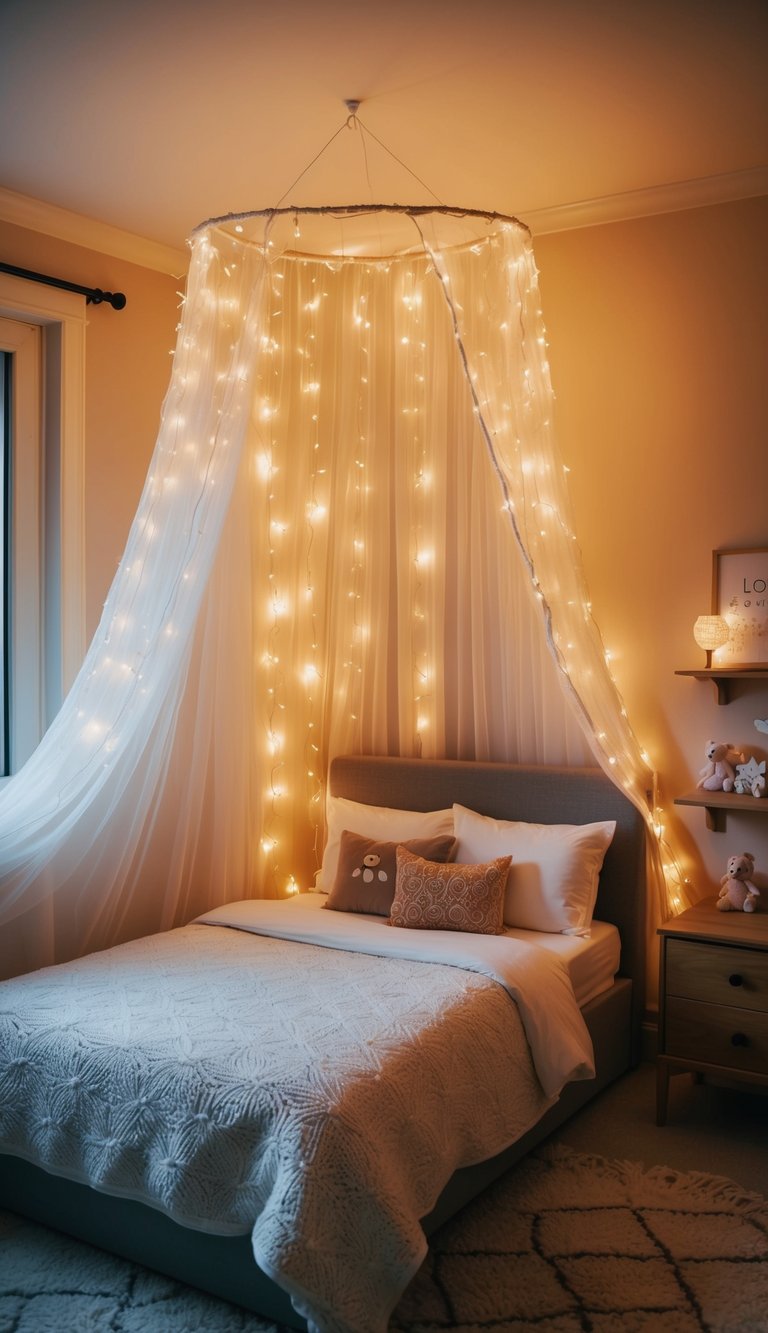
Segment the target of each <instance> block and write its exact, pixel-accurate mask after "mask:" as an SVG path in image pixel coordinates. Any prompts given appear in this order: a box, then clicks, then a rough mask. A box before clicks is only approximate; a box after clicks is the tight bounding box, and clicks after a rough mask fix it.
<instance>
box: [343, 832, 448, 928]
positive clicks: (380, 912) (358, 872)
mask: <svg viewBox="0 0 768 1333" xmlns="http://www.w3.org/2000/svg"><path fill="white" fill-rule="evenodd" d="M400 845H402V846H404V847H407V848H408V849H409V850H410V851H412V852H416V853H417V854H418V855H419V856H426V857H428V858H429V860H430V861H450V860H451V859H452V858H453V857H454V856H455V855H456V839H455V838H454V837H453V835H452V834H445V835H443V836H442V837H439V838H410V839H409V840H408V841H407V842H405V843H402V844H399V843H397V842H379V841H377V840H376V839H374V838H364V837H362V836H361V835H360V834H359V833H351V832H350V831H349V829H344V830H343V832H342V834H341V839H340V841H339V861H338V866H337V868H336V878H335V880H334V882H333V888H332V889H331V892H330V893H329V895H328V901H327V902H326V904H325V906H326V907H330V908H331V909H332V910H333V911H334V912H370V913H373V914H374V915H375V916H389V909H390V908H391V906H392V899H393V898H394V896H395V879H396V876H397V858H396V852H397V848H398V846H400Z"/></svg>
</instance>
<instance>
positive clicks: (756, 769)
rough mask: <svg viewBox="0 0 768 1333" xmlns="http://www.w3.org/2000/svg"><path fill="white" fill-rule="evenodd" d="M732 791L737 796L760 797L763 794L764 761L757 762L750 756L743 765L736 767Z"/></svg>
mask: <svg viewBox="0 0 768 1333" xmlns="http://www.w3.org/2000/svg"><path fill="white" fill-rule="evenodd" d="M733 790H734V791H735V792H736V794H737V796H749V795H750V794H751V795H752V796H755V797H758V798H759V797H761V796H762V795H764V793H765V760H764V759H761V761H760V763H758V762H757V760H756V759H755V756H754V755H752V757H751V759H748V760H747V762H746V763H745V764H737V765H736V777H735V779H734V783H733Z"/></svg>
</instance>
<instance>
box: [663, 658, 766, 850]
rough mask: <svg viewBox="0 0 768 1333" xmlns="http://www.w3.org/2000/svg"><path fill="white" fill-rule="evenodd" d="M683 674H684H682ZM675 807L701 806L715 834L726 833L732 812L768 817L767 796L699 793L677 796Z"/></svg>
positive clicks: (722, 792)
mask: <svg viewBox="0 0 768 1333" xmlns="http://www.w3.org/2000/svg"><path fill="white" fill-rule="evenodd" d="M681 674H682V673H681ZM675 805H699V806H702V807H703V808H704V810H706V812H707V828H708V829H711V830H712V832H713V833H723V832H724V831H725V824H726V815H727V812H728V811H729V810H730V811H731V813H732V814H735V813H736V811H737V810H738V812H739V813H740V814H745V813H746V814H750V815H768V798H766V797H765V796H762V797H754V796H737V795H736V794H735V793H734V792H724V791H702V790H701V789H699V790H697V791H692V792H689V793H688V795H687V796H676V797H675Z"/></svg>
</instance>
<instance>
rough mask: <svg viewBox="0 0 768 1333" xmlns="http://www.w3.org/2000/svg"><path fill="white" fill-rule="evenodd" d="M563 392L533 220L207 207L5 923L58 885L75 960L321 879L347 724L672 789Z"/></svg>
mask: <svg viewBox="0 0 768 1333" xmlns="http://www.w3.org/2000/svg"><path fill="white" fill-rule="evenodd" d="M551 411H552V394H551V387H550V382H549V370H548V365H547V360H546V342H545V335H544V328H543V323H542V318H541V311H540V308H539V296H538V287H537V279H536V268H535V264H534V259H533V252H532V248H531V243H530V238H529V236H528V233H527V231H526V229H525V228H524V227H522V226H521V225H520V224H518V223H516V222H515V221H514V220H512V219H503V218H498V217H496V216H494V215H481V216H468V215H466V214H458V213H451V212H448V211H446V210H440V209H436V210H428V209H414V210H405V209H394V208H393V209H390V210H387V209H373V208H371V209H360V210H338V211H336V212H335V213H333V214H331V213H330V212H329V211H327V210H301V209H296V210H294V209H291V210H288V211H282V212H274V213H268V214H264V215H262V214H252V215H243V216H242V217H231V218H227V219H223V220H218V221H216V222H213V223H210V224H206V225H205V226H204V227H203V228H201V229H199V230H198V232H197V233H196V235H195V237H194V238H193V242H192V259H191V267H190V273H189V280H188V291H187V297H186V301H185V305H184V310H183V316H182V322H181V325H180V328H179V334H178V344H177V349H176V354H175V359H174V369H173V375H172V379H171V384H170V388H169V391H168V395H167V398H166V401H165V404H164V408H163V413H162V422H161V428H160V433H159V437H158V441H157V445H156V448H155V452H154V456H153V459H152V462H151V466H150V469H149V473H148V476H147V480H146V484H145V487H144V491H143V494H142V497H141V501H140V504H139V508H138V511H137V514H136V518H135V520H134V523H133V526H132V528H131V532H130V535H129V539H128V543H127V546H126V551H125V555H124V557H123V560H122V561H121V564H120V567H119V569H118V572H117V575H116V577H115V580H114V583H113V586H112V588H111V591H110V593H109V597H108V599H107V602H106V604H105V607H104V613H103V616H102V619H101V622H100V625H99V628H98V630H97V633H96V635H95V637H94V640H93V643H92V645H91V647H90V650H89V652H88V654H87V657H86V659H85V662H84V664H83V667H82V670H81V672H80V673H79V675H78V677H77V680H76V682H75V684H74V686H73V688H72V690H71V692H70V694H69V696H68V698H67V699H66V701H65V703H64V705H63V707H62V709H61V711H60V713H59V715H58V717H57V718H56V719H55V721H54V723H53V725H52V726H51V728H50V730H49V732H48V733H47V735H46V736H45V738H44V739H43V741H42V743H41V745H40V746H39V748H38V750H37V751H36V753H35V754H34V755H33V756H32V758H31V759H30V760H29V762H28V763H27V764H26V766H25V767H24V768H23V769H22V771H21V772H20V773H19V774H18V775H17V776H16V777H15V778H13V779H12V780H11V781H10V782H9V783H8V784H7V786H6V787H5V789H4V790H3V791H2V793H1V794H0V922H7V921H9V920H11V919H12V918H14V917H19V916H22V915H23V914H26V913H30V912H32V911H33V910H34V909H38V910H39V909H40V908H41V905H43V904H45V903H46V902H48V901H49V900H53V903H54V909H53V910H54V913H55V919H56V921H57V922H58V923H59V929H58V931H57V930H56V929H54V931H53V944H52V945H51V944H47V945H46V946H45V949H44V951H43V952H44V956H42V955H41V957H40V958H39V961H50V959H51V958H52V957H54V956H64V955H66V956H69V955H71V954H73V953H76V952H82V951H83V950H84V949H86V948H89V947H96V946H99V947H100V946H103V945H105V944H109V943H112V942H114V941H116V940H118V939H122V938H125V937H127V936H130V935H136V934H139V933H142V932H144V931H147V930H152V929H156V928H158V927H165V926H170V925H173V924H177V923H179V922H182V921H185V920H187V919H189V917H190V916H192V915H193V914H195V913H197V912H200V911H203V910H205V909H206V908H210V907H213V906H215V905H217V904H219V903H221V902H224V901H228V900H232V899H235V898H241V897H246V896H252V895H257V896H258V895H263V896H274V895H279V894H282V893H284V892H286V891H290V890H291V889H292V888H293V887H294V885H296V884H299V885H301V884H304V885H306V884H307V883H308V882H309V881H310V880H311V877H312V875H313V873H314V870H315V869H316V867H317V865H318V864H319V860H320V855H321V851H322V837H323V795H324V775H325V773H326V771H327V765H328V762H329V760H330V758H331V757H332V756H333V755H334V754H337V753H340V752H350V751H352V752H354V751H359V752H363V753H366V752H367V753H399V754H424V755H429V756H446V757H460V758H473V757H474V758H479V759H510V760H520V761H525V762H528V761H539V762H550V763H565V764H568V763H584V762H590V759H591V756H592V755H594V756H596V757H597V759H598V760H599V762H600V763H601V764H602V765H603V766H604V767H605V768H606V771H608V772H609V773H610V775H611V776H612V777H613V778H614V780H615V781H617V782H618V783H620V784H621V785H622V786H623V787H624V788H625V789H626V791H627V792H628V794H629V795H630V796H631V798H632V799H633V800H634V801H635V802H636V803H637V804H638V806H640V808H642V809H643V810H644V812H645V813H646V814H648V808H647V799H646V793H647V790H648V788H649V786H650V783H651V777H650V774H649V773H648V770H647V767H646V765H645V762H644V759H643V757H642V755H641V753H640V751H639V747H638V745H637V743H636V741H635V739H634V737H633V735H632V732H631V730H630V728H629V725H628V722H627V719H626V715H625V711H624V709H623V707H622V704H621V701H620V699H619V698H618V696H617V694H616V690H615V687H614V685H613V682H612V681H611V678H610V675H609V673H608V671H607V668H606V664H605V659H604V653H603V648H602V644H601V641H600V636H599V633H598V631H597V628H596V626H595V624H594V622H593V620H592V617H591V613H590V609H589V603H588V600H587V595H586V591H585V588H584V582H583V577H582V572H581V560H580V556H579V550H578V546H577V542H576V539H575V535H574V532H573V528H572V524H571V519H570V514H569V504H568V497H567V488H566V480H565V475H564V469H563V466H562V464H561V462H560V461H559V459H558V456H557V451H556V447H555V444H554V440H553V431H552V420H551ZM649 821H650V816H649ZM656 868H657V869H658V865H657V867H656ZM658 884H659V892H660V893H661V894H662V895H664V893H665V889H664V887H663V877H662V876H661V875H659V876H658ZM662 906H663V908H664V909H665V910H669V904H668V903H667V902H664V903H663V904H662ZM57 936H58V944H57V942H56V940H57ZM41 948H42V946H41Z"/></svg>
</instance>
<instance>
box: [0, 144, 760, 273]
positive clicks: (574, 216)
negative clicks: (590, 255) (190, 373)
mask: <svg viewBox="0 0 768 1333" xmlns="http://www.w3.org/2000/svg"><path fill="white" fill-rule="evenodd" d="M765 194H768V166H764V167H762V166H761V167H750V168H748V169H747V170H745V171H729V172H725V173H723V174H722V175H719V176H702V177H701V178H699V179H697V180H686V181H675V182H673V183H672V184H670V185H654V186H650V187H648V188H646V189H642V190H626V191H624V192H623V193H622V194H611V195H605V196H603V197H602V198H599V199H581V200H578V201H577V202H575V203H570V204H557V205H555V206H554V207H553V208H535V209H532V210H531V211H530V212H521V213H519V214H518V216H519V217H520V219H521V221H523V222H525V223H526V224H527V226H529V227H530V229H531V232H532V233H533V235H534V236H546V235H548V234H549V233H551V232H558V231H575V230H578V229H579V228H581V227H597V226H600V225H601V224H603V223H609V222H628V221H631V220H632V219H633V218H644V217H653V216H654V215H656V214H659V213H678V212H681V211H682V210H684V209H687V208H703V207H706V206H707V205H709V204H725V203H731V202H733V201H734V200H737V199H752V198H755V197H756V196H758V195H765ZM0 221H2V222H11V223H13V224H14V225H15V226H17V227H25V228H26V229H27V230H28V231H37V232H42V233H43V235H45V236H54V237H56V239H57V240H60V241H69V242H70V243H71V244H72V245H81V246H83V247H84V248H85V249H87V250H95V251H97V253H99V254H105V255H112V256H113V258H115V259H124V260H127V261H128V263H131V264H139V265H141V267H142V268H149V269H154V270H156V271H157V272H158V273H170V274H172V275H173V276H174V277H179V276H181V275H182V274H184V273H186V271H187V268H188V262H189V256H188V255H187V253H186V252H185V251H183V250H174V249H173V248H172V247H171V246H169V245H162V244H160V242H159V241H149V240H147V239H146V238H145V237H143V236H135V235H134V234H133V233H132V232H128V231H122V230H121V229H120V228H119V227H112V226H110V225H109V223H106V222H97V221H96V220H95V219H94V218H87V217H83V216H82V215H81V214H80V213H72V212H70V211H69V210H68V209H66V208H59V207H57V205H55V204H46V203H44V202H43V201H42V200H41V199H32V198H31V197H29V196H28V195H24V194H17V193H16V192H15V191H14V190H6V189H4V188H3V187H2V186H0Z"/></svg>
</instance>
